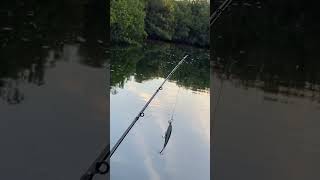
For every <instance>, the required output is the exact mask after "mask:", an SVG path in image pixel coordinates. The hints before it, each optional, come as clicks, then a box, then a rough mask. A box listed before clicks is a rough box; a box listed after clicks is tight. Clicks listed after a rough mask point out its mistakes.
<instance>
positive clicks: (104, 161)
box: [81, 55, 188, 180]
mask: <svg viewBox="0 0 320 180" xmlns="http://www.w3.org/2000/svg"><path fill="white" fill-rule="evenodd" d="M187 57H188V55H185V56H184V57H183V58H182V59H181V60H180V61H179V63H178V64H177V65H176V66H175V67H174V68H173V70H172V71H171V72H170V73H169V75H168V76H167V78H166V79H165V80H164V81H163V82H162V83H161V85H160V86H159V87H158V88H157V90H156V91H155V92H154V93H153V95H152V96H151V97H150V99H149V100H148V101H147V103H146V104H145V105H144V106H143V108H142V109H141V111H140V112H139V113H138V115H137V116H136V117H135V118H134V120H133V121H132V123H131V124H130V125H129V127H128V128H127V129H126V131H125V132H124V133H123V134H122V136H121V137H120V138H119V140H118V141H117V143H116V144H115V145H114V146H113V147H112V149H111V151H108V149H109V145H108V146H107V147H106V148H105V149H104V150H103V152H102V153H101V154H100V155H99V156H98V158H97V159H96V160H95V161H94V162H93V164H92V165H91V166H90V167H89V169H88V170H87V171H86V173H85V174H84V175H83V176H82V177H81V180H92V179H93V177H94V175H96V174H105V173H107V171H103V172H102V171H101V170H100V169H101V166H102V165H106V166H107V169H108V168H109V163H108V161H109V160H110V158H111V156H112V155H113V154H114V152H115V151H116V150H117V148H118V147H119V146H120V144H121V143H122V141H123V140H124V138H125V137H126V136H127V134H128V133H129V132H130V130H131V129H132V127H133V126H134V125H135V123H136V122H137V121H138V120H139V118H140V117H143V116H144V111H145V110H146V108H147V107H148V105H149V104H150V103H151V101H152V100H153V98H154V97H155V96H156V95H157V94H158V92H159V91H160V90H162V86H163V85H164V83H166V82H167V80H168V79H169V78H170V77H171V76H172V74H173V73H174V72H175V71H176V70H177V69H178V68H179V66H180V65H181V64H182V63H183V62H184V60H185V59H186V58H187Z"/></svg>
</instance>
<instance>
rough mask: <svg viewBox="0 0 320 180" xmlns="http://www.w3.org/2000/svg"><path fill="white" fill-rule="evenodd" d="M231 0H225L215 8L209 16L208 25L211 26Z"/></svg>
mask: <svg viewBox="0 0 320 180" xmlns="http://www.w3.org/2000/svg"><path fill="white" fill-rule="evenodd" d="M231 2H232V0H225V1H224V2H223V3H222V4H221V5H220V6H219V7H218V9H217V10H215V11H214V12H213V13H212V15H211V16H210V26H212V25H213V24H214V23H215V22H216V20H217V19H218V18H219V16H220V15H221V14H222V12H223V11H224V10H225V9H226V8H227V7H228V6H229V5H230V4H231Z"/></svg>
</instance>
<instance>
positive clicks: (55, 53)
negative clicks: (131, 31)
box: [0, 1, 109, 180]
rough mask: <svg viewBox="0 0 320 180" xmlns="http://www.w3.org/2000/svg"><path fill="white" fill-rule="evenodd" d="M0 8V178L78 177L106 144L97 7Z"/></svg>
mask: <svg viewBox="0 0 320 180" xmlns="http://www.w3.org/2000/svg"><path fill="white" fill-rule="evenodd" d="M0 4H1V6H0V13H1V14H0V142H1V148H0V159H1V161H0V179H12V180H18V179H34V180H38V179H39V180H40V179H41V180H43V179H46V180H49V179H52V180H57V179H60V180H69V179H79V178H80V176H81V175H82V173H83V172H84V171H85V170H86V169H87V168H88V166H89V165H90V163H91V162H92V161H93V160H94V159H95V158H96V156H97V155H98V154H99V153H100V150H102V149H103V148H104V146H105V145H106V144H107V142H106V141H107V139H108V138H107V137H108V133H107V131H106V128H108V124H107V114H108V110H107V109H108V108H107V102H108V99H107V97H108V94H106V83H107V80H108V79H109V78H108V77H107V76H106V71H107V69H106V68H107V67H108V66H107V65H108V61H107V56H106V55H107V54H106V44H105V39H106V37H105V34H104V32H103V30H101V29H103V26H100V27H99V23H98V21H99V20H97V19H99V18H97V17H100V16H98V15H97V14H94V13H93V12H99V10H97V9H95V8H93V7H92V5H90V4H87V3H85V2H75V1H52V2H46V3H44V2H37V1H1V3H0ZM92 17H95V18H93V19H92ZM91 23H93V24H91ZM104 178H105V177H104ZM97 179H98V178H97Z"/></svg>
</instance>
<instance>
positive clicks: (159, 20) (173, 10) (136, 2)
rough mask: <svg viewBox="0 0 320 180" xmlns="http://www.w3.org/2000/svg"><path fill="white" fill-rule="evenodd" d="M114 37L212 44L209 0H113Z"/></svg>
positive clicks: (117, 39) (123, 40)
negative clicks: (210, 38)
mask: <svg viewBox="0 0 320 180" xmlns="http://www.w3.org/2000/svg"><path fill="white" fill-rule="evenodd" d="M111 37H112V40H113V41H115V42H117V43H129V44H134V43H135V44H138V43H139V42H142V41H143V40H144V39H145V38H146V37H148V38H149V39H156V40H163V41H170V42H177V43H184V44H191V45H197V46H203V47H204V46H207V47H208V46H209V3H208V1H206V0H192V1H190V0H180V1H175V0H112V1H111Z"/></svg>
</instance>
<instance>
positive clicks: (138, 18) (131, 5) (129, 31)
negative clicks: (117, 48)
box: [110, 0, 147, 44]
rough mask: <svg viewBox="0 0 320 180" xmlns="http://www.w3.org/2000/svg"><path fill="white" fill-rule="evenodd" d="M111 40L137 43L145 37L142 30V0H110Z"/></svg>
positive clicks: (143, 5)
mask: <svg viewBox="0 0 320 180" xmlns="http://www.w3.org/2000/svg"><path fill="white" fill-rule="evenodd" d="M110 5H111V12H110V24H111V40H112V41H114V42H117V43H126V44H139V43H140V42H142V41H143V40H144V39H145V38H146V35H147V34H146V32H145V31H144V18H145V11H144V7H145V1H144V0H111V4H110Z"/></svg>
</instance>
